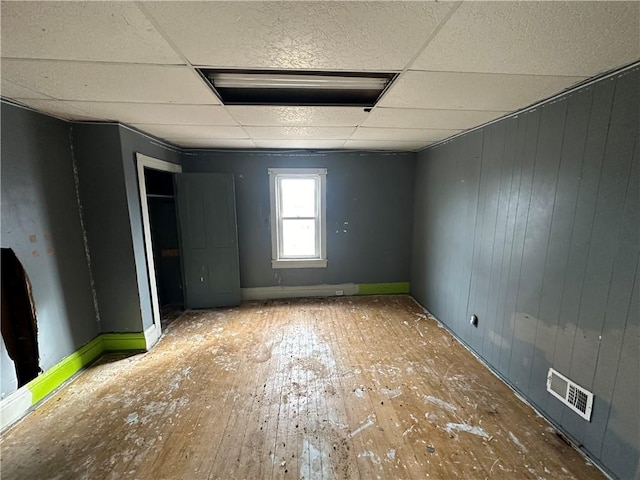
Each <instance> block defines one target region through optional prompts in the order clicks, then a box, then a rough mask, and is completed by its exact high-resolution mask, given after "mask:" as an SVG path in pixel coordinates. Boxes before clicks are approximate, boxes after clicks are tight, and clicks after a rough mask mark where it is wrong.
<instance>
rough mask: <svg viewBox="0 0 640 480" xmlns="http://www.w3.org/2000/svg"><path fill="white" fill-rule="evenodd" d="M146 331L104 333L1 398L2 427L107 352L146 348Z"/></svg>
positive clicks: (0, 424) (0, 427)
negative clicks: (144, 332)
mask: <svg viewBox="0 0 640 480" xmlns="http://www.w3.org/2000/svg"><path fill="white" fill-rule="evenodd" d="M146 345H147V343H146V340H145V335H144V334H143V333H103V334H102V335H98V336H97V337H96V338H94V339H93V340H91V341H90V342H89V343H87V344H86V345H84V346H82V347H80V348H79V349H78V350H76V351H75V352H73V353H72V354H71V355H69V356H68V357H66V358H63V359H62V360H61V361H60V362H58V363H57V364H55V365H54V366H53V367H51V368H50V369H48V370H47V371H46V372H44V373H43V374H42V375H39V376H37V377H36V378H34V379H33V380H31V381H30V382H29V383H27V384H26V385H24V386H22V387H20V388H19V389H18V390H16V391H15V392H13V393H11V394H10V395H8V396H7V397H6V398H4V399H3V400H2V401H0V431H4V430H5V429H6V428H7V427H9V426H11V425H13V424H14V423H15V422H17V421H18V420H20V419H21V418H22V417H23V416H24V415H26V414H27V413H28V412H29V411H30V410H31V409H32V408H33V407H34V406H35V405H36V404H38V403H39V402H41V401H42V400H43V399H45V398H46V397H48V396H49V395H51V394H52V393H53V392H54V391H55V390H56V389H57V388H58V387H60V385H62V384H63V383H65V382H66V381H68V380H69V379H70V378H71V377H73V376H74V375H75V374H76V373H78V372H79V371H80V370H82V369H83V368H84V367H86V366H87V365H89V364H90V363H92V362H93V361H95V360H96V359H98V357H100V356H101V355H102V354H103V353H105V352H117V351H135V350H138V351H139V350H146V349H147V348H146Z"/></svg>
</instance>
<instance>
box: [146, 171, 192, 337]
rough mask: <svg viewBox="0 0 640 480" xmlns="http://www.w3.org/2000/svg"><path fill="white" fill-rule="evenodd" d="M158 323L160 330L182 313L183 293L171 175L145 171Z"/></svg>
mask: <svg viewBox="0 0 640 480" xmlns="http://www.w3.org/2000/svg"><path fill="white" fill-rule="evenodd" d="M145 185H146V189H147V205H148V209H149V225H150V227H151V243H152V249H153V260H154V264H155V273H156V279H155V280H156V286H157V289H158V306H159V307H160V321H161V324H162V329H163V330H164V329H165V328H166V327H167V326H168V325H169V323H170V322H171V321H173V320H175V319H176V318H177V317H178V316H179V315H180V313H182V310H183V305H184V293H183V286H182V269H181V263H180V245H179V240H178V219H177V215H176V202H175V194H174V181H173V173H171V172H166V171H162V170H155V169H151V168H145Z"/></svg>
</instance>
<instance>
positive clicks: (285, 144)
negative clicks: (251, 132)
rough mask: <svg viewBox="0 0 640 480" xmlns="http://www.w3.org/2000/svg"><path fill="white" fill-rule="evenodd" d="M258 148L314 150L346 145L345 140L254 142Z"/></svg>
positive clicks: (270, 140) (268, 140)
mask: <svg viewBox="0 0 640 480" xmlns="http://www.w3.org/2000/svg"><path fill="white" fill-rule="evenodd" d="M254 142H255V144H256V146H257V147H258V148H313V149H326V150H332V149H338V148H342V146H343V145H344V142H345V141H344V140H316V139H307V140H295V139H280V140H275V139H258V140H254Z"/></svg>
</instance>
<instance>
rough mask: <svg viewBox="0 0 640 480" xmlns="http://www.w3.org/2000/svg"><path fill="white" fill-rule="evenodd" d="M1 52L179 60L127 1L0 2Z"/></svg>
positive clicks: (73, 57)
mask: <svg viewBox="0 0 640 480" xmlns="http://www.w3.org/2000/svg"><path fill="white" fill-rule="evenodd" d="M2 56H3V57H14V58H47V59H61V60H95V61H108V62H135V63H163V64H168V63H170V64H181V63H183V62H182V60H181V59H180V57H179V56H178V55H177V54H176V53H175V52H174V51H173V49H172V48H171V47H170V46H169V44H168V43H167V42H166V41H165V40H164V39H163V38H162V37H161V36H160V34H159V33H158V32H157V31H156V30H155V29H154V28H153V26H152V24H151V22H149V20H148V19H147V18H146V17H145V16H144V15H143V14H142V12H141V11H140V10H139V9H138V8H137V7H136V6H135V5H134V4H133V3H129V2H2Z"/></svg>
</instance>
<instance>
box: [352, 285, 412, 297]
mask: <svg viewBox="0 0 640 480" xmlns="http://www.w3.org/2000/svg"><path fill="white" fill-rule="evenodd" d="M410 291H411V288H410V284H409V282H393V283H362V284H360V285H358V295H399V294H405V293H409V292H410Z"/></svg>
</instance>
